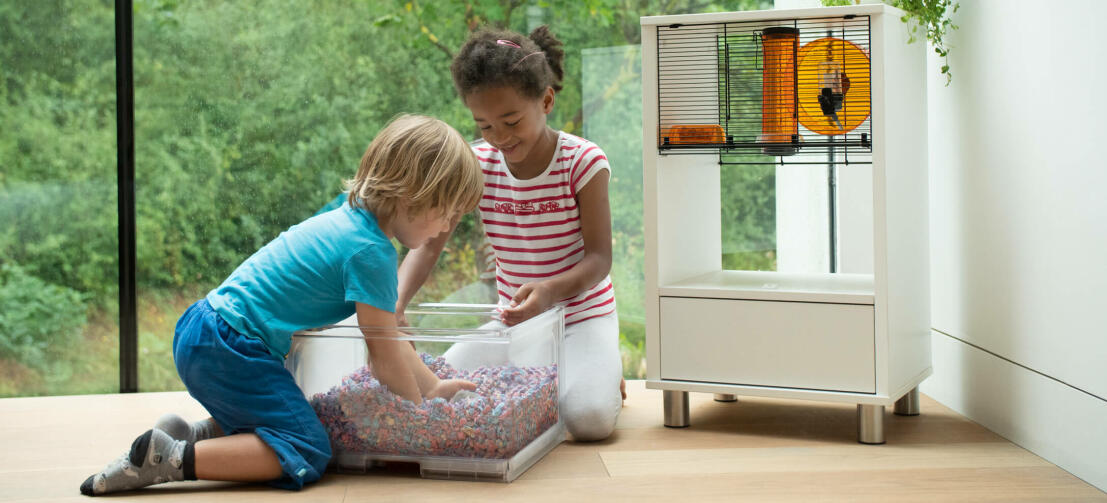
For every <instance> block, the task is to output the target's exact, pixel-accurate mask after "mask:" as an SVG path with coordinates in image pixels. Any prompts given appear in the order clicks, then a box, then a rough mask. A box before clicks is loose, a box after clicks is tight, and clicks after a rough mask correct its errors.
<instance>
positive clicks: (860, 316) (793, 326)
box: [660, 297, 876, 393]
mask: <svg viewBox="0 0 1107 503" xmlns="http://www.w3.org/2000/svg"><path fill="white" fill-rule="evenodd" d="M660 303H661V306H660V308H661V310H660V314H661V335H660V338H661V344H660V348H661V354H660V357H661V378H662V379H670V380H682V381H700V382H714V383H726V384H742V385H750V386H771V387H784V388H803V389H818V390H833V391H848V392H860V393H874V392H875V391H876V376H875V337H874V318H873V306H871V305H857V304H830V303H813V302H774V301H750V300H732V299H704V298H687V297H661V299H660Z"/></svg>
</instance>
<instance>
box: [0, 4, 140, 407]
mask: <svg viewBox="0 0 1107 503" xmlns="http://www.w3.org/2000/svg"><path fill="white" fill-rule="evenodd" d="M114 57H115V28H114V17H113V11H112V6H111V3H105V2H101V1H94V0H69V1H59V2H2V3H0V124H3V128H2V129H0V166H2V168H0V396H21V395H63V394H66V395H67V394H79V393H111V392H116V391H118V390H119V337H118V333H119V328H118V311H119V303H118V297H119V293H118V283H119V280H118V275H119V273H118V259H117V254H118V247H119V246H118V239H117V235H118V232H117V228H116V225H117V216H116V215H117V210H116V205H117V200H116V163H117V161H116V148H115V147H116V138H115V127H116V125H115V64H114Z"/></svg>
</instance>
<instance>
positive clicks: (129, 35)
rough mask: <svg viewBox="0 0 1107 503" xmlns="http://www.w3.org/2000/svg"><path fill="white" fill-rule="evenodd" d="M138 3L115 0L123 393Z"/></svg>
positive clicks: (132, 369) (129, 366) (131, 290)
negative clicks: (135, 38)
mask: <svg viewBox="0 0 1107 503" xmlns="http://www.w3.org/2000/svg"><path fill="white" fill-rule="evenodd" d="M133 12H134V6H133V5H132V1H131V0H115V115H116V121H115V127H116V148H117V152H116V155H117V158H118V166H117V170H116V178H117V180H116V182H117V189H116V190H117V191H118V195H117V197H118V202H119V207H118V218H119V392H120V393H134V392H137V391H138V308H137V299H136V294H135V128H134V122H135V88H134V65H133V63H134V23H133V16H132V14H133Z"/></svg>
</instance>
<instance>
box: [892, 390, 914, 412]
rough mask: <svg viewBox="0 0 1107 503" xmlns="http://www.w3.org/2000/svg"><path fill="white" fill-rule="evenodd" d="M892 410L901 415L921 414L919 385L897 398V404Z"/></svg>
mask: <svg viewBox="0 0 1107 503" xmlns="http://www.w3.org/2000/svg"><path fill="white" fill-rule="evenodd" d="M892 410H893V411H894V412H895V413H896V414H897V415H900V416H917V415H919V387H918V386H915V387H914V388H911V391H908V392H907V393H906V394H905V395H903V396H902V397H900V399H899V400H896V406H895V408H893V409H892Z"/></svg>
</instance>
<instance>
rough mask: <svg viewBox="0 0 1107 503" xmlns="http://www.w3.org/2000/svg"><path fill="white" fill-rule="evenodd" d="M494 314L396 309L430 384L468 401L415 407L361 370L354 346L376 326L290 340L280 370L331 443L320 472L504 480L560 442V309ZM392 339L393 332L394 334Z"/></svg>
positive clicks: (374, 333)
mask: <svg viewBox="0 0 1107 503" xmlns="http://www.w3.org/2000/svg"><path fill="white" fill-rule="evenodd" d="M495 308H496V306H494V305H465V304H452V305H451V304H438V305H421V306H419V308H417V309H413V310H408V311H407V312H406V315H407V319H408V321H409V323H410V324H411V325H412V326H411V327H402V328H400V330H401V335H400V337H399V339H400V340H404V341H410V342H411V343H412V344H413V345H414V346H415V350H416V352H418V353H419V354H420V356H421V358H422V360H423V362H424V363H425V364H426V365H427V366H428V367H429V368H430V369H431V370H432V371H433V372H434V373H435V374H437V376H438V377H439V378H442V379H446V378H456V379H465V380H468V381H470V382H472V383H474V384H476V385H477V388H476V391H475V392H468V391H460V392H458V393H457V394H456V395H455V396H453V397H448V398H433V399H425V400H423V402H422V403H421V404H415V403H413V402H411V401H408V400H405V399H403V398H400V397H398V396H397V395H394V394H393V393H392V392H390V391H389V390H388V389H387V387H385V386H383V385H381V384H380V382H378V381H377V379H376V378H375V377H374V375H373V371H372V369H371V367H369V366H368V365H367V362H368V358H369V354H368V349H367V346H366V343H365V339H367V338H369V339H372V338H374V337H386V335H385V332H384V331H383V330H382V329H378V328H374V327H359V326H357V323H356V321H354V319H351V320H350V321H348V322H343V323H342V324H339V325H333V326H328V327H322V328H319V329H314V330H304V331H300V332H297V333H296V334H294V335H293V337H292V348H291V351H290V352H289V354H288V358H287V359H286V361H285V366H286V368H288V370H289V372H291V373H292V376H293V378H295V380H296V383H297V384H298V385H299V386H300V388H301V389H302V390H303V392H304V395H305V396H306V397H307V399H308V401H309V402H310V403H311V405H312V407H313V408H314V409H315V411H316V413H317V414H318V416H319V419H320V420H321V421H322V423H323V426H324V427H325V428H326V430H327V433H328V435H329V436H330V438H331V448H332V451H333V457H332V458H331V467H332V468H333V469H336V470H337V471H340V472H366V471H368V470H369V469H371V468H374V467H378V466H382V465H385V464H388V463H391V462H405V463H417V464H418V465H419V472H420V474H421V475H422V476H423V477H427V478H446V479H461V480H491V481H503V482H510V481H512V480H514V479H515V478H516V477H518V476H519V475H522V474H523V472H525V471H526V470H527V469H528V468H530V466H531V465H533V464H534V463H536V462H538V460H540V459H542V457H543V456H545V455H546V454H547V453H548V452H550V451H551V450H553V448H554V447H557V445H558V444H560V443H561V441H562V440H564V439H565V427H564V424H563V423H562V421H561V418H560V416H559V414H558V412H559V403H560V399H561V395H562V390H561V388H560V387H559V383H560V379H561V374H560V372H561V371H562V369H563V366H562V365H560V358H561V343H562V337H563V333H564V326H565V321H564V311H563V309H562V308H560V307H557V308H554V309H550V310H548V311H546V312H545V313H543V314H540V315H538V316H535V317H534V318H531V319H529V320H527V321H525V322H523V323H520V324H518V325H514V326H511V327H507V326H504V325H503V324H502V323H497V322H495V321H494V320H495V319H496V314H497V311H496V310H495ZM393 333H394V332H393Z"/></svg>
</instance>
